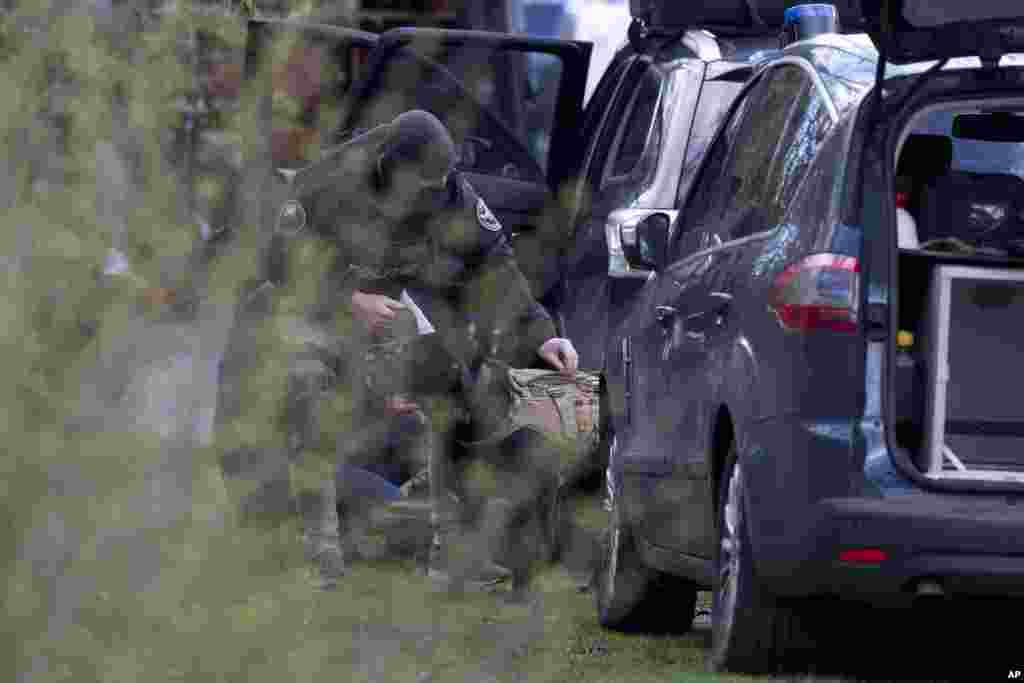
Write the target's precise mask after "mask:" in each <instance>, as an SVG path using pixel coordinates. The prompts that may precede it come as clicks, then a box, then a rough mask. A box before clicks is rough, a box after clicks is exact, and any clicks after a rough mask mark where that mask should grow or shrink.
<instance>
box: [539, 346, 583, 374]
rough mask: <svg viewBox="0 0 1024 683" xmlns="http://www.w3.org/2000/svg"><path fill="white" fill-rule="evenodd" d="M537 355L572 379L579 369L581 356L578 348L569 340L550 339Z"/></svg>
mask: <svg viewBox="0 0 1024 683" xmlns="http://www.w3.org/2000/svg"><path fill="white" fill-rule="evenodd" d="M537 355H538V356H540V357H541V358H542V359H543V360H544V362H545V363H547V364H548V365H550V366H551V367H553V368H554V369H555V370H559V371H561V372H562V373H563V374H565V375H568V376H570V377H572V376H574V375H575V374H576V370H577V369H578V368H579V362H580V357H579V354H578V353H577V352H576V347H574V346H573V345H572V342H571V341H569V340H568V339H562V338H559V337H555V338H553V339H548V340H547V341H546V342H544V343H543V344H541V347H540V349H538V350H537Z"/></svg>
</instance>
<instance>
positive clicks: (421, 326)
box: [399, 289, 437, 334]
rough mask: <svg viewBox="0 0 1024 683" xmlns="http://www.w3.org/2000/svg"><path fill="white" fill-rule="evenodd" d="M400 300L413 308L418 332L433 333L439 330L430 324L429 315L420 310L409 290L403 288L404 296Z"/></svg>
mask: <svg viewBox="0 0 1024 683" xmlns="http://www.w3.org/2000/svg"><path fill="white" fill-rule="evenodd" d="M399 301H401V302H402V303H403V304H405V305H406V306H408V307H409V308H410V309H412V313H413V315H415V316H416V331H417V332H419V333H420V334H431V333H433V332H436V331H437V330H435V329H434V326H433V325H431V324H430V321H429V320H427V316H425V315H424V314H423V311H421V310H420V307H419V306H417V305H416V302H415V301H413V300H412V297H411V296H409V292H407V291H405V290H404V289H403V290H402V296H401V297H399Z"/></svg>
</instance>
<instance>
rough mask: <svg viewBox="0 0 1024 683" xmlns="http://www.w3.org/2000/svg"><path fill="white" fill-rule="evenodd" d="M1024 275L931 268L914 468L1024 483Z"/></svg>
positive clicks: (932, 474)
mask: <svg viewBox="0 0 1024 683" xmlns="http://www.w3.org/2000/svg"><path fill="white" fill-rule="evenodd" d="M1022 317H1024V270H1012V269H1004V268H988V267H986V268H979V267H969V266H952V265H944V266H936V267H935V268H934V270H933V271H932V277H931V288H930V292H929V297H928V303H927V309H926V312H925V316H924V320H923V323H924V324H923V329H922V330H921V331H922V333H923V334H922V351H923V352H924V355H925V358H924V359H925V364H926V367H927V380H926V391H925V401H926V403H925V420H926V422H925V442H924V449H923V450H922V452H921V457H920V460H919V463H918V464H919V467H920V468H921V470H922V471H923V472H924V473H925V474H926V476H929V477H931V478H934V479H961V480H963V479H968V480H989V481H1014V482H1024V401H1022V400H1021V392H1022V391H1024V365H1022V364H1021V362H1020V358H1019V353H1020V351H1019V346H1020V332H1019V330H1020V325H1019V321H1020V319H1021V318H1022Z"/></svg>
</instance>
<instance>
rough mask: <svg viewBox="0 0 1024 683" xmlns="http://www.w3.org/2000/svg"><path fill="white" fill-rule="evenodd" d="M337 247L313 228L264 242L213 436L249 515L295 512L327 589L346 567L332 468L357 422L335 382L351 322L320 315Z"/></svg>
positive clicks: (226, 365)
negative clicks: (351, 422)
mask: <svg viewBox="0 0 1024 683" xmlns="http://www.w3.org/2000/svg"><path fill="white" fill-rule="evenodd" d="M333 251H334V244H333V242H332V241H330V240H324V239H322V238H321V237H320V236H317V235H315V234H313V233H311V232H308V231H302V232H300V233H299V234H298V235H296V236H292V237H288V238H286V237H284V236H282V235H280V234H277V235H275V236H274V237H273V239H272V240H271V242H270V244H269V245H267V248H266V250H265V253H264V254H263V260H264V261H265V265H264V271H265V272H264V273H263V275H262V277H258V278H255V279H253V280H250V281H249V282H247V283H246V284H245V285H244V287H243V292H242V296H241V300H240V302H239V305H238V308H237V310H236V319H235V325H234V329H233V330H232V333H231V335H230V338H229V342H228V347H227V349H226V350H225V354H224V358H223V361H222V363H221V368H220V382H219V391H218V412H217V422H218V424H217V429H216V443H215V446H216V448H217V450H218V452H220V453H221V454H222V455H221V466H222V471H223V473H224V476H225V480H226V482H227V484H228V488H229V491H231V492H232V494H233V498H234V499H235V500H236V502H237V504H238V508H239V512H240V516H241V521H242V523H243V524H245V525H269V526H277V525H279V524H282V523H284V522H285V521H287V520H288V519H290V518H291V517H292V516H293V515H294V514H296V513H298V514H299V515H300V516H301V518H302V522H303V524H302V528H303V540H304V544H305V548H306V553H307V557H308V559H310V560H313V561H315V562H317V563H318V564H319V568H320V580H321V585H322V586H323V587H325V588H329V587H331V586H332V585H333V584H334V582H335V581H336V579H337V577H338V576H340V575H341V574H342V573H343V570H344V561H343V559H344V558H343V557H342V554H341V546H340V542H339V531H338V520H337V508H336V495H335V490H334V486H333V469H334V460H335V451H336V449H337V447H338V444H339V443H340V441H341V440H342V439H343V438H344V434H345V433H346V432H348V431H349V429H350V425H349V421H348V418H349V413H350V410H349V408H348V405H347V404H346V402H345V397H344V395H342V394H340V393H339V392H337V391H336V389H337V387H338V383H339V372H340V371H341V369H342V368H341V366H340V364H339V362H338V359H339V357H340V354H339V351H338V344H339V342H338V340H339V339H342V338H344V337H345V336H346V334H347V333H346V330H345V329H344V321H339V320H331V319H324V318H323V317H322V316H318V315H317V312H318V311H319V310H320V306H318V303H319V302H320V300H321V298H322V294H321V287H322V283H323V282H324V281H325V280H327V279H328V274H329V272H330V267H331V265H332V262H333V258H334V255H333Z"/></svg>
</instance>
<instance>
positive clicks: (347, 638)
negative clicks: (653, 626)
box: [315, 500, 751, 683]
mask: <svg viewBox="0 0 1024 683" xmlns="http://www.w3.org/2000/svg"><path fill="white" fill-rule="evenodd" d="M576 521H577V522H578V523H579V524H580V525H581V526H582V527H583V528H584V529H585V530H587V531H590V532H594V531H596V530H597V529H598V528H599V527H600V525H601V524H603V523H604V513H603V511H602V510H601V508H600V505H599V504H598V502H597V501H596V500H595V501H586V502H585V503H584V504H583V505H582V506H580V508H579V509H578V510H577V515H576ZM582 578H583V575H582V572H580V571H569V570H568V569H566V568H565V567H563V566H560V565H559V566H552V567H548V568H547V569H545V570H544V571H543V572H541V573H540V575H539V576H538V577H537V579H536V582H535V586H534V590H535V599H534V601H533V602H532V604H529V605H517V604H508V603H506V602H505V601H503V600H502V599H501V595H500V593H493V594H488V593H483V594H468V593H467V594H462V595H445V594H439V593H436V592H434V591H433V590H432V585H431V583H430V581H429V580H428V579H427V578H426V577H425V576H424V575H423V574H422V572H420V571H418V570H417V568H416V566H415V565H414V564H413V563H411V562H396V561H376V562H362V563H356V564H355V565H354V566H353V568H352V571H351V573H350V574H349V575H348V576H347V577H346V578H345V579H344V582H343V584H342V586H341V587H340V588H339V589H338V591H337V592H336V593H333V594H328V595H326V596H324V598H323V600H321V601H318V604H317V606H316V614H317V616H316V617H315V618H316V619H317V620H319V622H320V624H321V626H322V632H323V633H324V634H325V638H326V639H327V640H328V641H329V642H331V643H333V645H329V646H327V647H328V648H329V649H330V650H331V653H330V655H328V657H327V662H326V663H328V665H329V667H330V669H331V670H334V671H342V670H344V671H351V672H352V677H350V678H347V680H351V681H374V680H384V681H410V682H415V681H427V680H429V681H434V682H439V681H459V682H461V681H472V682H473V683H477V682H480V683H484V682H487V683H490V682H492V681H493V682H494V683H505V682H506V681H507V682H513V681H529V682H530V683H543V682H546V681H551V682H556V681H557V682H558V683H573V682H576V681H579V682H583V681H586V682H587V683H603V682H607V683H612V682H616V683H618V682H621V681H630V682H632V683H646V682H650V683H654V682H658V683H676V682H680V683H681V682H683V681H742V680H751V679H750V678H747V677H742V676H722V675H715V674H712V673H710V672H709V671H708V665H707V649H708V644H709V638H710V633H709V632H708V631H707V630H706V629H705V630H698V631H695V632H691V633H688V634H685V635H676V636H672V635H669V636H651V635H627V634H621V633H614V632H611V631H607V630H605V629H603V628H601V627H600V626H599V625H598V623H597V618H596V612H595V609H594V597H593V593H592V592H590V591H584V590H582V589H581V583H582ZM686 617H687V615H680V618H681V619H683V618H686ZM327 634H330V635H327Z"/></svg>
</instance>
